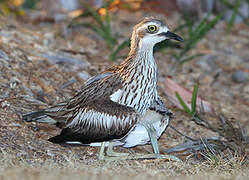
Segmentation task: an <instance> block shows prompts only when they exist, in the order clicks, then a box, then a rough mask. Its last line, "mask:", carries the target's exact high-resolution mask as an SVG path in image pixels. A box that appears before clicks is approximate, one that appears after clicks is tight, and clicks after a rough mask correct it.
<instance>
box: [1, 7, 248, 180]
mask: <svg viewBox="0 0 249 180" xmlns="http://www.w3.org/2000/svg"><path fill="white" fill-rule="evenodd" d="M145 15H148V14H146V13H143V12H135V13H128V12H125V11H120V12H118V14H115V15H113V19H112V27H113V32H114V33H116V34H117V37H118V40H119V41H121V40H122V39H125V38H128V37H129V36H130V34H131V31H132V27H133V26H134V25H135V24H136V23H137V22H139V21H140V20H141V19H142V18H143V17H144V16H145ZM124 17H125V18H124ZM0 18H1V20H0V69H1V71H0V179H72V178H74V179H82V178H85V179H98V178H101V179H148V178H153V179H165V177H167V178H169V179H199V178H202V179H247V178H248V176H249V173H248V172H249V171H248V170H249V168H248V167H249V166H248V161H244V159H245V158H246V157H241V156H240V155H238V156H236V155H233V156H232V158H230V159H218V160H213V159H211V158H207V159H205V160H204V159H202V158H198V157H193V155H191V154H187V155H185V156H183V155H179V158H181V159H182V160H183V162H173V161H166V160H129V161H115V162H101V161H99V160H98V158H97V153H98V148H95V147H82V146H81V147H75V146H60V145H56V144H52V143H50V142H48V141H47V139H48V138H49V137H52V136H53V135H56V134H58V133H59V132H60V130H59V129H58V128H56V127H55V126H51V125H47V124H40V123H27V122H23V121H22V118H21V116H22V114H24V113H26V112H30V111H32V110H37V109H42V108H45V107H47V106H49V105H52V104H55V103H56V102H60V101H63V100H65V99H67V98H69V97H72V96H73V95H74V94H75V93H76V92H77V91H78V90H79V89H80V87H81V86H82V85H83V83H84V82H85V81H86V79H88V78H89V77H91V76H93V75H95V74H97V73H98V72H100V71H102V70H104V69H106V68H107V67H109V66H111V65H112V64H113V63H114V64H118V63H119V62H121V61H122V58H120V59H118V60H117V61H115V62H111V61H110V60H108V53H109V51H108V49H107V46H106V44H105V42H104V41H103V40H102V39H101V38H100V37H99V36H98V35H96V34H95V33H94V32H92V31H91V30H89V29H87V28H78V29H73V30H71V29H68V28H67V23H66V22H58V23H53V24H51V23H38V24H37V23H35V22H25V21H24V20H17V19H15V18H4V17H0ZM127 19H128V20H127ZM162 19H163V20H167V24H168V25H169V27H170V29H174V28H175V27H176V26H177V23H180V22H181V21H180V20H179V19H180V17H179V15H174V14H173V15H172V16H170V17H167V18H166V17H163V16H162ZM225 27H226V26H225V23H224V22H220V23H218V25H217V26H216V27H215V29H213V30H212V31H210V32H209V33H208V34H207V36H206V37H205V38H204V39H202V40H201V41H200V42H199V43H198V44H197V47H195V48H193V50H192V51H191V53H195V52H200V53H204V54H205V55H204V56H202V57H198V58H196V59H195V60H193V61H190V62H187V63H186V64H184V65H183V66H179V67H177V68H173V67H174V65H175V62H174V59H172V58H171V53H170V52H171V51H172V49H167V50H162V51H160V52H157V53H156V54H155V59H156V60H157V63H158V67H159V71H160V73H159V83H158V84H159V93H160V94H161V95H162V96H163V98H164V101H165V103H166V104H167V105H168V107H170V108H171V109H173V112H174V119H173V120H172V126H174V127H175V128H176V129H178V130H179V131H181V132H183V133H184V134H186V135H188V136H191V137H193V138H200V137H203V138H208V137H214V136H218V135H217V134H216V133H214V132H211V131H210V130H207V129H205V128H202V127H200V126H197V125H196V124H195V123H193V122H192V121H190V120H189V119H190V118H189V117H188V116H187V115H186V114H185V113H183V112H181V111H177V109H176V108H175V106H174V105H173V104H172V102H170V101H169V100H167V99H168V98H167V96H166V95H165V79H166V77H169V76H170V77H171V78H172V80H173V81H175V82H177V83H178V84H180V85H181V86H182V87H184V88H187V89H189V90H192V88H193V86H194V84H195V83H199V95H200V96H201V97H203V98H204V99H205V100H206V101H208V102H210V103H211V105H212V108H213V109H215V112H214V114H219V113H223V114H224V115H225V116H226V117H227V118H229V119H230V120H232V121H235V122H239V123H240V124H241V126H242V127H243V128H244V129H245V131H246V132H248V129H249V120H248V117H249V111H248V106H249V104H248V100H249V85H248V80H245V81H240V80H238V79H236V77H235V76H236V75H235V74H236V72H238V71H243V73H244V74H246V76H247V75H248V74H249V58H248V57H249V48H248V47H249V41H248V39H249V28H248V26H246V25H243V24H238V25H236V26H234V27H233V29H232V31H231V32H230V33H228V32H226V29H225ZM128 51H129V49H128V48H126V49H124V50H123V51H122V52H121V54H123V55H125V54H127V53H128ZM212 117H213V116H212V115H210V114H209V115H208V120H209V121H216V120H215V119H214V118H212ZM185 141H186V139H185V138H184V137H183V136H181V135H180V134H178V133H176V132H175V131H174V130H173V129H171V128H168V129H167V131H166V132H165V133H164V134H163V136H162V137H161V138H160V140H159V145H160V150H161V152H163V151H164V150H166V149H168V148H171V147H174V146H176V145H179V144H182V143H183V142H185ZM117 150H119V151H129V152H143V153H149V152H152V149H151V147H150V145H146V146H141V147H136V148H131V149H128V150H126V149H123V148H117ZM176 155H177V154H176Z"/></svg>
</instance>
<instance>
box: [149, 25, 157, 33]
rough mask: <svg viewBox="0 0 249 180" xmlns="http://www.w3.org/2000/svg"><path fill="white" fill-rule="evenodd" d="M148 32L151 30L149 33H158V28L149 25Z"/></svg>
mask: <svg viewBox="0 0 249 180" xmlns="http://www.w3.org/2000/svg"><path fill="white" fill-rule="evenodd" d="M148 30H149V32H155V31H157V27H156V26H155V25H149V26H148Z"/></svg>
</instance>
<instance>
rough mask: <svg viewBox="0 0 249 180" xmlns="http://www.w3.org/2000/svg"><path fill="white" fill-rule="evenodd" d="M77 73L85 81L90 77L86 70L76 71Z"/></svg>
mask: <svg viewBox="0 0 249 180" xmlns="http://www.w3.org/2000/svg"><path fill="white" fill-rule="evenodd" d="M77 75H78V77H79V78H81V79H83V80H85V81H86V80H87V79H89V78H90V76H89V74H88V73H87V72H85V71H83V72H79V73H77Z"/></svg>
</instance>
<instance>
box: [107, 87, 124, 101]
mask: <svg viewBox="0 0 249 180" xmlns="http://www.w3.org/2000/svg"><path fill="white" fill-rule="evenodd" d="M122 93H123V90H121V89H119V90H117V91H116V92H115V93H113V94H112V95H111V96H110V99H111V100H112V101H113V102H118V101H119V99H120V97H121V95H122Z"/></svg>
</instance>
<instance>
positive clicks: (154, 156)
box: [103, 153, 181, 162]
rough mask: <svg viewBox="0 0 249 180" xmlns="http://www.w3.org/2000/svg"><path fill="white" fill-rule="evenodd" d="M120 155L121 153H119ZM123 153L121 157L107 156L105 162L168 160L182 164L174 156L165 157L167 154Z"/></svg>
mask: <svg viewBox="0 0 249 180" xmlns="http://www.w3.org/2000/svg"><path fill="white" fill-rule="evenodd" d="M117 154H119V153H117ZM125 154H127V153H122V154H121V156H107V157H105V158H104V159H103V160H106V161H117V160H139V159H164V160H165V159H166V160H169V161H177V162H181V160H180V159H179V158H177V157H175V156H172V155H165V154H161V155H158V154H128V155H125Z"/></svg>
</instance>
